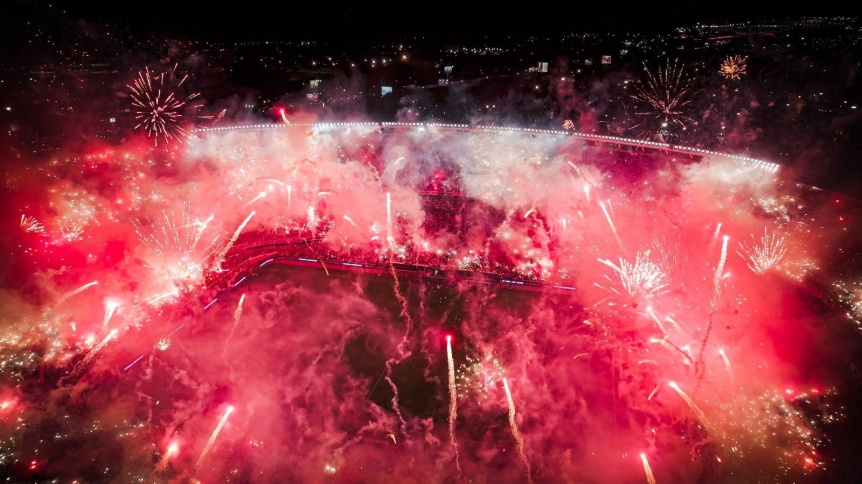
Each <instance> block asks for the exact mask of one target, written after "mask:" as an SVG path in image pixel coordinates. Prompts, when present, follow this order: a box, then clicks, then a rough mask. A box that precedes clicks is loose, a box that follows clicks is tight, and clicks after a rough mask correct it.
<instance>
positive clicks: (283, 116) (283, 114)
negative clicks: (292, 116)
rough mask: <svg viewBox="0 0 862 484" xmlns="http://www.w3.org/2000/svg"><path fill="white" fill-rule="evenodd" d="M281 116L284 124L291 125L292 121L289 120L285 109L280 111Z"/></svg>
mask: <svg viewBox="0 0 862 484" xmlns="http://www.w3.org/2000/svg"><path fill="white" fill-rule="evenodd" d="M279 114H281V121H282V122H283V123H284V124H290V121H289V120H288V119H287V113H285V112H284V109H279Z"/></svg>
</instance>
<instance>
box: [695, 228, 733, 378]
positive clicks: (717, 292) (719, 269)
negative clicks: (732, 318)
mask: <svg viewBox="0 0 862 484" xmlns="http://www.w3.org/2000/svg"><path fill="white" fill-rule="evenodd" d="M728 240H730V237H729V236H727V235H725V236H724V242H722V244H721V257H719V259H718V265H717V266H716V267H715V274H713V276H712V307H711V309H710V311H709V323H708V324H707V326H706V334H704V335H703V342H701V344H700V352H699V353H698V355H697V364H696V365H695V366H696V367H697V369H698V371H699V373H700V375H699V376H698V385H697V386H695V392H696V391H697V389H698V388H699V386H700V383H701V381H702V380H703V370H704V366H703V352H704V351H705V350H706V343H707V341H708V340H709V333H710V332H711V331H712V323H713V322H714V321H715V313H716V312H717V311H718V303H719V300H720V299H721V276H722V275H723V274H724V263H725V262H727V241H728Z"/></svg>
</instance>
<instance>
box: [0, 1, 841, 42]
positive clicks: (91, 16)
mask: <svg viewBox="0 0 862 484" xmlns="http://www.w3.org/2000/svg"><path fill="white" fill-rule="evenodd" d="M772 3H775V4H774V5H772ZM845 5H846V4H841V5H837V6H836V5H829V4H823V3H822V2H821V3H818V4H817V5H805V6H788V5H786V4H779V3H778V2H769V3H768V4H767V5H762V4H760V5H752V4H749V3H746V4H743V3H741V2H737V3H736V4H735V3H733V2H731V3H728V2H722V3H721V4H720V5H717V6H716V5H714V4H709V3H703V2H690V1H686V2H663V3H660V4H643V5H636V6H625V7H621V6H607V7H596V6H590V7H588V8H585V9H583V10H578V7H576V8H575V9H574V12H573V13H568V12H565V13H563V14H562V15H560V14H558V13H556V12H550V11H547V10H546V9H540V8H535V9H532V10H528V11H524V12H520V11H519V12H517V13H512V14H508V12H506V11H504V12H503V13H504V14H507V16H506V17H504V18H499V17H498V16H497V15H496V14H497V12H488V13H486V14H479V15H477V14H476V13H475V12H470V13H468V12H457V11H455V12H453V11H451V10H448V9H445V10H444V9H442V8H438V9H430V8H429V9H427V10H423V11H420V12H419V13H415V14H413V15H415V17H413V18H411V17H407V16H406V15H407V12H404V11H397V10H394V9H386V8H385V7H381V9H380V10H379V11H378V12H379V13H376V14H375V13H373V12H372V11H371V9H370V8H369V9H364V10H360V9H357V8H353V9H350V10H342V11H340V12H338V13H336V14H310V13H308V12H307V11H304V12H298V13H297V12H294V11H292V9H289V8H287V7H284V6H281V7H272V6H265V7H260V9H259V10H254V7H253V6H251V7H249V6H246V5H245V4H243V6H242V7H233V8H227V9H218V8H214V9H207V8H206V7H205V6H201V5H195V4H190V3H177V2H170V3H169V2H147V3H145V4H138V3H130V4H119V3H110V4H107V5H106V4H104V3H103V2H91V1H84V2H64V1H60V2H41V1H39V2H32V1H22V0H18V1H16V2H14V3H13V4H12V5H10V6H9V7H10V8H9V9H8V10H9V11H7V13H8V14H9V16H10V18H11V19H12V21H11V22H9V25H8V26H6V27H7V30H12V31H14V29H15V27H16V24H17V23H18V22H15V18H16V11H17V14H18V15H19V16H21V17H22V18H26V17H27V15H28V14H29V13H30V12H29V9H32V8H37V9H49V10H50V9H56V10H57V11H58V13H59V12H60V11H61V10H65V11H66V12H67V15H68V17H69V19H71V20H74V21H76V22H77V21H83V22H98V23H104V24H115V25H118V26H119V25H122V26H124V27H128V28H130V29H132V30H133V31H138V32H139V33H141V34H143V33H146V34H157V35H167V36H177V37H180V38H187V39H192V40H209V41H223V42H231V41H249V40H286V41H289V40H318V41H328V42H350V43H352V42H357V41H358V42H368V41H372V42H380V41H395V40H401V39H407V38H411V37H426V38H429V39H433V40H436V41H440V42H461V41H473V40H476V39H481V38H483V37H489V38H491V39H499V38H504V37H506V36H508V35H513V36H519V37H522V36H524V35H535V36H542V35H561V34H566V33H595V34H607V33H617V34H619V33H660V32H665V31H666V32H668V33H670V32H672V31H673V29H676V28H685V27H692V26H694V25H696V24H699V23H701V24H702V23H714V24H726V23H741V22H761V21H783V20H792V19H797V18H801V17H817V16H853V15H851V12H849V10H850V9H848V8H847V7H846V6H845ZM19 27H20V26H19ZM0 35H6V36H8V35H10V34H9V33H8V32H7V33H6V34H0Z"/></svg>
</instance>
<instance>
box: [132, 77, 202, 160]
mask: <svg viewBox="0 0 862 484" xmlns="http://www.w3.org/2000/svg"><path fill="white" fill-rule="evenodd" d="M176 71H177V64H175V65H174V68H173V69H171V70H170V71H167V72H162V73H161V74H157V75H153V74H152V73H150V69H149V67H148V68H146V69H145V70H144V71H143V72H138V77H137V78H136V79H135V81H134V82H133V83H132V84H129V85H128V86H126V87H128V88H129V91H130V92H131V99H132V106H133V107H134V110H135V119H136V120H137V121H138V124H137V125H136V126H135V129H143V130H144V131H145V132H146V133H147V136H149V137H151V138H153V140H154V143H155V144H156V145H158V140H159V138H160V137H161V138H163V139H164V140H165V142H169V141H171V140H181V139H183V138H185V137H187V136H188V132H187V131H186V130H185V129H184V128H183V127H182V124H181V122H182V119H183V111H184V110H186V109H197V108H200V107H201V106H202V105H201V104H192V100H193V99H195V98H197V97H198V96H199V95H200V93H193V94H189V95H187V96H183V95H181V94H179V92H178V90H179V89H180V88H181V87H182V85H183V84H184V83H185V82H186V80H188V78H189V76H188V74H186V75H184V76H182V77H181V78H178V76H177V72H176Z"/></svg>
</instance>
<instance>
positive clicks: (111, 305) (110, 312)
mask: <svg viewBox="0 0 862 484" xmlns="http://www.w3.org/2000/svg"><path fill="white" fill-rule="evenodd" d="M119 307H120V304H119V303H118V302H116V301H111V300H107V301H105V318H104V319H103V320H102V329H103V330H104V329H108V321H110V320H111V318H112V317H113V316H114V313H115V312H116V311H117V308H119Z"/></svg>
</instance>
